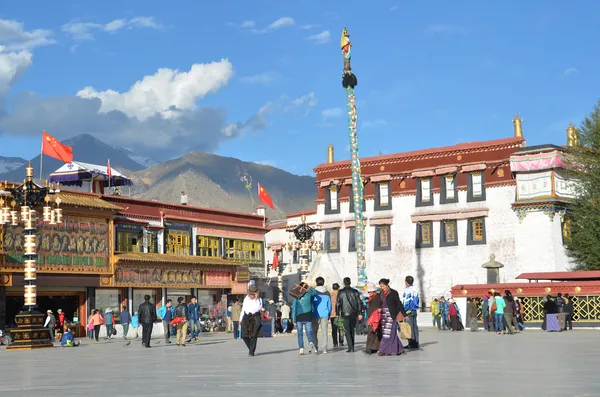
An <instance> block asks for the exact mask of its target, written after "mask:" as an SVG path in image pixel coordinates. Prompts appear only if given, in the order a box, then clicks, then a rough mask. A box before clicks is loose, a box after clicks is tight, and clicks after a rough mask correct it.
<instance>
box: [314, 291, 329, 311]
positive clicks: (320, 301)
mask: <svg viewBox="0 0 600 397" xmlns="http://www.w3.org/2000/svg"><path fill="white" fill-rule="evenodd" d="M316 291H317V294H316V295H315V296H314V297H313V309H312V317H313V318H329V317H330V316H331V295H329V292H327V290H326V289H325V287H317V288H316Z"/></svg>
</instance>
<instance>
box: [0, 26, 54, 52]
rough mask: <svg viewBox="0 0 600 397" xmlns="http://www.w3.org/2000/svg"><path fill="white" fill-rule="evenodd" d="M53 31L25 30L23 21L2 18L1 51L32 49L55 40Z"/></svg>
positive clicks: (0, 27)
mask: <svg viewBox="0 0 600 397" xmlns="http://www.w3.org/2000/svg"><path fill="white" fill-rule="evenodd" d="M50 36H52V31H50V30H46V29H35V30H32V31H29V32H28V31H25V30H24V25H23V23H22V22H17V21H13V20H8V19H0V52H8V51H21V50H31V49H33V48H36V47H41V46H44V45H48V44H54V43H55V41H54V40H52V39H51V38H50Z"/></svg>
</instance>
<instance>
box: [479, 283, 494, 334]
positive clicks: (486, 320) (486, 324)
mask: <svg viewBox="0 0 600 397" xmlns="http://www.w3.org/2000/svg"><path fill="white" fill-rule="evenodd" d="M489 302H490V293H489V292H488V295H486V296H484V297H483V301H482V302H481V317H483V329H484V330H486V331H487V332H490V331H491V330H492V329H491V327H490V326H491V324H490V305H489Z"/></svg>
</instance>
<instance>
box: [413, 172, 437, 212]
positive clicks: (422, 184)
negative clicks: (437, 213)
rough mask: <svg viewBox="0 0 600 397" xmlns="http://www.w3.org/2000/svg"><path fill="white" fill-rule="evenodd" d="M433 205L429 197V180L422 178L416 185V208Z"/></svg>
mask: <svg viewBox="0 0 600 397" xmlns="http://www.w3.org/2000/svg"><path fill="white" fill-rule="evenodd" d="M428 205H433V199H432V195H431V179H430V178H422V179H419V180H418V183H417V203H416V206H417V207H424V206H428Z"/></svg>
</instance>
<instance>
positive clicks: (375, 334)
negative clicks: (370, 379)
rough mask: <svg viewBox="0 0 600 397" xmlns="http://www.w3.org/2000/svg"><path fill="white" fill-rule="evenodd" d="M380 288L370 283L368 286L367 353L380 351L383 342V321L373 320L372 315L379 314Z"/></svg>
mask: <svg viewBox="0 0 600 397" xmlns="http://www.w3.org/2000/svg"><path fill="white" fill-rule="evenodd" d="M377 290H378V288H377V286H376V285H374V284H373V285H370V286H368V288H367V292H368V293H369V297H368V298H367V302H368V306H367V328H368V331H367V346H366V348H365V353H366V354H373V353H377V352H378V351H379V344H380V342H381V321H377V323H376V324H375V323H373V322H371V316H373V315H374V314H373V313H377V314H375V315H378V314H379V310H380V309H381V298H380V297H379V293H378V291H377Z"/></svg>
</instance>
